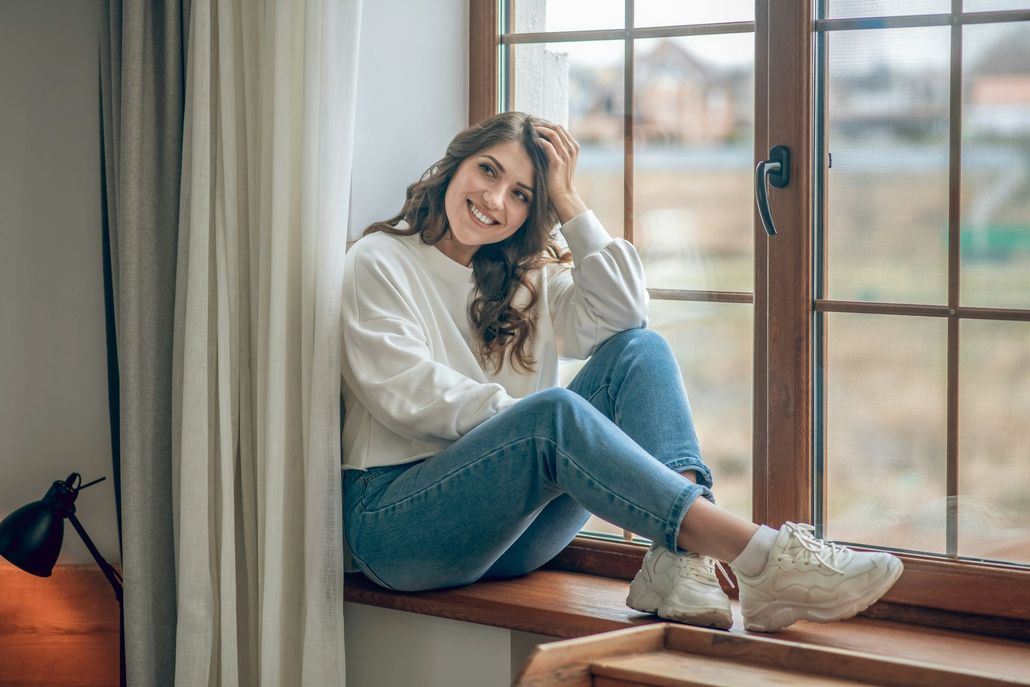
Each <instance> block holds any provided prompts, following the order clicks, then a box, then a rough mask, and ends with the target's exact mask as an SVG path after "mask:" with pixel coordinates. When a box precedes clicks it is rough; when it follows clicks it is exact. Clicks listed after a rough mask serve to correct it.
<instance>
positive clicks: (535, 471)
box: [344, 329, 714, 591]
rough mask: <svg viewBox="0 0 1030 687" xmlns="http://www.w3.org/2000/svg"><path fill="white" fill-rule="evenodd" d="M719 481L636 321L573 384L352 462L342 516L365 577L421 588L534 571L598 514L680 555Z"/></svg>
mask: <svg viewBox="0 0 1030 687" xmlns="http://www.w3.org/2000/svg"><path fill="white" fill-rule="evenodd" d="M685 470H695V471H696V473H697V481H698V483H697V484H694V483H692V482H690V481H689V480H687V479H686V478H684V477H683V476H682V475H680V474H678V473H680V472H683V471H685ZM711 486H712V476H711V472H710V470H709V469H708V467H707V466H706V465H705V464H704V461H703V460H702V459H701V453H700V450H699V448H698V441H697V435H696V433H695V431H694V422H693V419H692V418H691V414H690V406H689V403H688V401H687V395H686V392H685V391H684V389H683V383H682V379H681V377H680V371H679V368H678V366H677V364H676V360H675V358H674V357H673V354H672V350H671V349H670V348H669V345H668V343H666V341H665V339H663V338H662V337H661V336H659V335H658V334H656V333H655V332H653V331H651V330H648V329H632V330H628V331H625V332H621V333H619V334H616V335H615V336H613V337H611V338H610V339H609V340H608V341H606V342H605V343H604V344H603V345H602V346H601V347H600V348H599V349H598V350H597V352H596V353H595V354H594V355H593V357H592V358H591V359H590V360H589V362H587V364H586V366H585V367H584V368H583V369H582V370H581V371H580V372H579V374H578V375H577V376H576V378H575V379H574V380H573V381H572V383H571V384H570V385H569V388H568V389H564V388H554V389H547V390H545V391H540V392H537V393H535V394H533V395H531V396H527V397H526V398H524V399H522V400H520V401H519V402H518V403H516V404H515V405H513V406H511V407H509V408H508V409H507V410H505V411H503V412H502V413H500V414H499V415H496V416H494V417H493V418H491V419H489V420H487V421H486V422H484V423H482V424H481V425H479V426H478V427H476V428H475V429H473V430H472V431H471V432H469V433H468V434H466V435H465V436H463V437H461V438H460V439H458V440H457V441H455V442H454V443H453V444H451V445H450V446H448V447H447V448H446V449H444V450H443V451H441V452H440V453H438V454H436V455H434V456H431V457H429V458H426V459H423V460H418V461H415V462H412V463H406V464H404V465H395V466H387V467H376V468H370V469H369V470H366V471H360V470H347V471H346V472H345V474H344V510H345V513H344V522H345V527H346V537H347V544H348V547H349V549H350V552H351V554H352V555H353V557H354V562H355V564H356V565H357V566H358V567H359V568H360V569H361V570H362V572H364V573H365V575H366V576H368V577H369V578H370V579H371V580H373V581H374V582H376V583H377V584H380V585H382V586H384V587H388V588H390V589H396V590H400V591H421V590H426V589H437V588H441V587H452V586H458V585H464V584H469V583H471V582H475V581H476V580H479V579H481V578H488V579H489V578H502V577H514V576H517V575H523V574H525V573H528V572H530V571H532V570H535V569H536V568H539V567H540V566H541V565H543V564H544V563H546V562H547V561H549V560H550V559H551V558H553V557H554V556H555V555H556V554H557V553H558V552H559V551H561V550H562V549H563V548H565V546H566V545H568V543H569V542H571V541H572V539H573V538H574V537H575V536H576V534H577V533H578V532H579V531H580V529H581V528H582V527H583V525H584V524H585V523H586V521H587V519H588V518H589V517H590V514H591V513H594V514H596V515H598V516H600V517H601V518H603V519H604V520H607V521H609V522H611V523H613V524H615V525H618V526H619V527H623V528H625V529H628V530H630V531H632V532H635V533H637V534H640V535H642V536H645V537H648V538H649V539H651V540H653V541H655V542H657V543H659V544H662V545H664V546H665V547H667V548H668V549H670V550H671V551H673V552H678V549H677V544H676V536H677V534H678V532H679V527H680V522H681V521H682V520H683V516H684V515H685V514H686V512H687V509H688V508H690V506H691V504H692V503H693V502H694V499H696V498H697V497H698V496H701V495H703V496H705V497H706V498H708V499H709V500H711V501H713V502H714V498H713V497H712V492H711V489H710V487H711Z"/></svg>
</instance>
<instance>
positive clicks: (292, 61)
mask: <svg viewBox="0 0 1030 687" xmlns="http://www.w3.org/2000/svg"><path fill="white" fill-rule="evenodd" d="M360 13H361V3H360V0H264V1H262V0H250V1H244V0H193V2H192V7H191V9H190V23H189V33H188V36H189V38H188V45H189V52H188V56H187V66H186V96H185V128H184V142H183V156H182V176H181V184H182V191H181V198H180V203H179V228H178V264H177V270H176V295H175V337H174V362H173V371H174V379H173V393H172V399H173V400H172V452H171V453H172V470H173V476H172V484H173V488H174V489H173V504H174V541H175V572H176V583H177V588H178V606H177V610H178V617H177V635H176V644H175V684H176V685H181V686H183V687H187V686H188V687H196V686H197V685H226V686H228V685H285V686H293V685H298V686H301V685H303V686H312V687H314V686H319V687H320V686H323V685H342V684H344V679H345V674H344V643H343V570H342V566H343V553H342V538H343V533H342V512H341V497H340V463H341V461H340V442H339V431H340V427H339V394H340V387H339V385H340V371H339V345H340V340H339V339H340V332H339V284H340V281H341V277H342V274H341V270H342V264H343V254H344V250H345V247H346V231H347V216H348V212H349V189H350V174H351V168H350V167H351V158H352V141H353V127H354V119H355V93H356V84H357V56H358V30H359V26H360Z"/></svg>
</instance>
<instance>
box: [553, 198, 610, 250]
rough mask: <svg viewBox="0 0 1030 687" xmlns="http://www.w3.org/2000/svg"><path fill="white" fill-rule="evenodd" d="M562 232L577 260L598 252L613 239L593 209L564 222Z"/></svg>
mask: <svg viewBox="0 0 1030 687" xmlns="http://www.w3.org/2000/svg"><path fill="white" fill-rule="evenodd" d="M561 233H562V236H564V237H565V240H566V241H567V242H568V244H569V250H571V251H572V257H573V259H575V260H579V259H581V258H585V257H586V256H588V255H592V254H593V253H598V252H600V251H602V250H604V249H605V248H607V247H608V244H610V243H611V242H612V241H613V239H612V237H611V235H609V234H608V231H607V230H606V229H605V228H604V226H603V225H602V224H601V222H600V220H598V219H597V217H596V216H595V215H594V211H593V210H584V211H583V212H581V213H579V214H578V215H576V216H575V217H573V218H572V219H570V220H569V221H568V222H566V223H565V224H563V225H562V226H561Z"/></svg>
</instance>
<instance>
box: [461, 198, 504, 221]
mask: <svg viewBox="0 0 1030 687" xmlns="http://www.w3.org/2000/svg"><path fill="white" fill-rule="evenodd" d="M468 205H469V210H471V212H472V215H473V217H475V218H476V219H478V220H479V221H480V222H482V223H483V224H497V222H495V221H493V220H492V219H490V218H489V217H487V216H486V215H484V214H483V213H482V212H480V211H479V210H478V209H477V208H476V206H475V205H473V204H472V201H471V200H470V201H468Z"/></svg>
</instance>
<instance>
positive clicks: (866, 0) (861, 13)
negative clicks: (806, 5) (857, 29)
mask: <svg viewBox="0 0 1030 687" xmlns="http://www.w3.org/2000/svg"><path fill="white" fill-rule="evenodd" d="M821 1H822V3H823V6H824V7H826V9H827V12H826V16H827V17H828V18H830V19H843V18H845V17H889V16H897V15H906V14H948V13H949V12H951V0H821Z"/></svg>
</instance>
